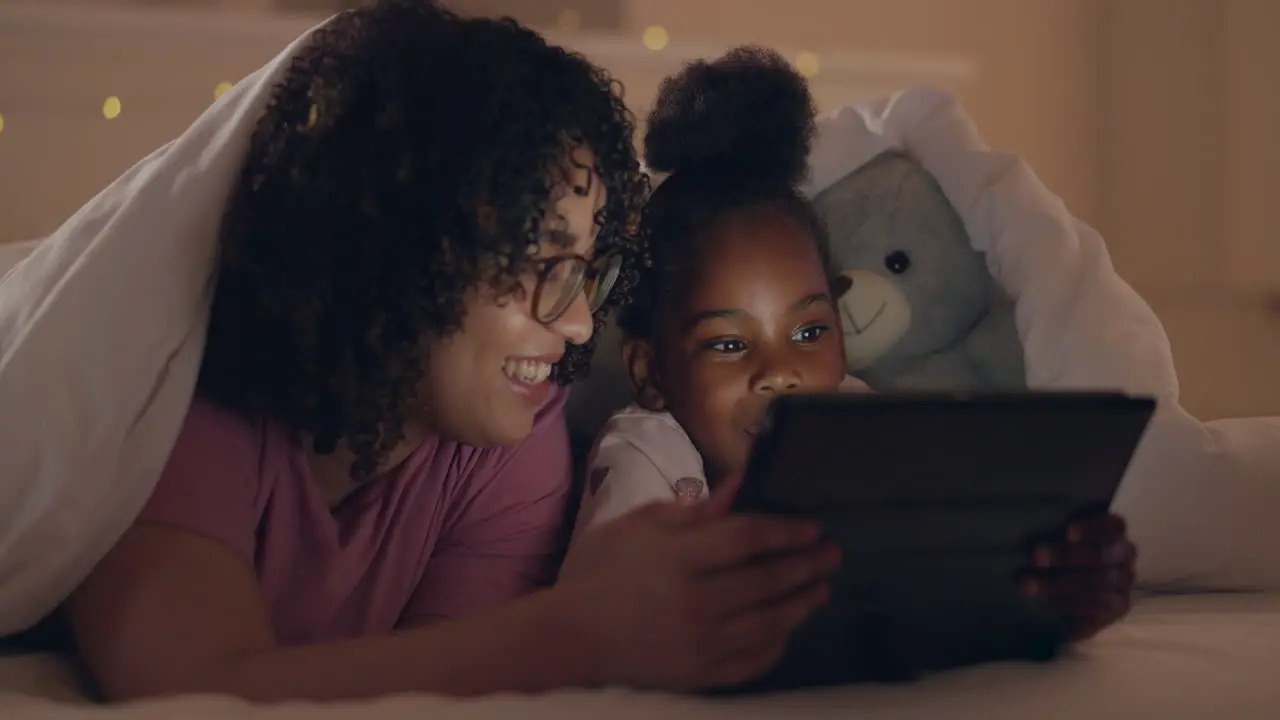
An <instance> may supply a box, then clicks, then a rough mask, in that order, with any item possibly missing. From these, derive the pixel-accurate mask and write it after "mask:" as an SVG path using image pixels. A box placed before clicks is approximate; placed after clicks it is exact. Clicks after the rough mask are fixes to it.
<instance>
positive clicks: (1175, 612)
mask: <svg viewBox="0 0 1280 720" xmlns="http://www.w3.org/2000/svg"><path fill="white" fill-rule="evenodd" d="M1277 668H1280V594H1245V593H1236V594H1205V595H1182V596H1161V597H1150V598H1147V599H1144V600H1142V601H1140V602H1139V603H1138V605H1137V606H1136V607H1135V609H1134V612H1133V613H1132V614H1131V615H1130V616H1129V618H1128V619H1127V620H1126V621H1124V622H1122V623H1121V624H1119V625H1117V626H1115V627H1113V628H1112V629H1111V630H1109V631H1107V632H1105V633H1104V634H1102V635H1100V636H1099V637H1097V638H1095V639H1094V640H1092V641H1090V642H1089V643H1086V644H1084V645H1082V646H1080V647H1079V648H1078V649H1077V650H1076V651H1075V652H1074V653H1073V654H1072V655H1070V656H1068V657H1065V658H1063V659H1062V660H1059V661H1056V662H1053V663H1048V664H1044V665H1038V664H1036V665H1033V664H1016V665H990V666H980V667H975V668H969V669H966V670H961V671H956V672H952V673H948V674H943V675H938V676H934V677H932V678H928V679H926V680H923V681H921V682H918V683H914V684H906V685H895V686H877V685H865V686H850V687H845V688H835V689H827V690H821V691H806V692H798V693H790V694H783V695H775V696H767V697H757V698H751V699H734V700H704V699H691V698H683V697H677V696H671V695H661V694H649V693H632V692H626V691H622V690H603V691H597V692H562V693H556V694H550V695H544V696H516V695H506V696H494V697H489V698H482V699H475V700H450V699H444V698H435V697H429V696H401V697H392V698H385V699H378V700H370V701H364V702H354V703H340V704H326V705H317V704H311V703H291V704H286V705H278V706H252V705H248V704H246V703H242V702H238V701H235V700H230V699H226V698H212V697H192V698H176V699H170V700H163V701H151V702H146V703H138V704H130V705H122V706H115V707H106V706H102V705H96V704H94V703H92V702H91V701H89V700H87V699H86V696H85V695H84V690H83V687H82V685H81V680H80V676H79V675H78V673H77V671H76V669H75V667H74V665H73V664H71V663H70V662H67V661H66V660H64V659H61V658H59V657H57V656H54V655H42V654H35V655H15V656H7V657H0V717H3V718H5V720H19V719H21V720H27V719H28V718H30V719H32V720H36V719H38V720H79V719H80V718H95V719H97V720H126V719H127V720H153V719H154V720H159V719H160V718H177V717H180V718H183V719H184V720H204V719H205V718H210V719H212V718H228V719H235V720H240V719H244V720H248V719H249V718H253V719H254V720H294V718H298V719H299V720H301V719H302V718H306V719H307V720H313V719H314V720H327V719H333V720H348V719H349V720H357V719H358V720H384V719H386V720H390V719H391V718H431V719H432V720H455V719H456V720H463V719H464V718H465V719H467V720H471V719H473V718H485V719H486V720H488V719H490V718H493V719H496V718H520V719H521V720H579V719H581V720H597V719H598V718H603V717H608V718H609V719H610V720H630V719H631V718H637V719H639V718H646V719H648V718H658V717H669V718H688V719H690V720H715V719H719V718H732V719H733V720H752V719H754V718H760V719H762V720H772V719H774V718H776V719H777V720H784V719H786V720H792V719H797V720H798V719H800V718H804V719H806V720H808V719H814V720H822V719H825V718H831V719H832V720H834V719H835V718H851V717H856V718H859V720H889V719H890V718H892V719H894V720H897V719H904V720H915V719H916V718H934V717H950V718H986V719H988V720H993V719H998V718H1030V717H1035V718H1042V719H1044V720H1050V719H1052V718H1091V719H1093V718H1097V719H1105V718H1148V717H1150V718H1157V717H1158V718H1164V719H1169V718H1210V717H1222V718H1233V720H1250V719H1252V718H1258V719H1259V720H1261V719H1263V718H1276V717H1280V683H1277V682H1276V669H1277Z"/></svg>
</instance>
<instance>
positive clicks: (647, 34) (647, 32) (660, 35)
mask: <svg viewBox="0 0 1280 720" xmlns="http://www.w3.org/2000/svg"><path fill="white" fill-rule="evenodd" d="M640 39H641V41H643V42H644V46H645V47H647V48H649V49H650V50H655V51H656V50H661V49H663V48H665V47H666V46H667V43H668V42H670V41H671V38H670V36H668V35H667V29H666V28H664V27H662V26H661V25H650V26H649V27H647V28H645V29H644V34H643V35H641V36H640Z"/></svg>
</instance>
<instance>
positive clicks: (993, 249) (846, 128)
mask: <svg viewBox="0 0 1280 720" xmlns="http://www.w3.org/2000/svg"><path fill="white" fill-rule="evenodd" d="M818 127H819V131H818V138H817V141H816V143H815V147H814V152H813V156H812V157H813V160H812V163H811V170H812V172H811V176H810V180H809V184H808V186H807V187H806V191H807V192H809V193H810V194H817V193H818V192H820V191H821V190H822V189H823V188H824V187H826V186H828V185H830V184H831V183H833V182H835V181H836V180H837V179H839V178H841V177H843V176H844V175H846V174H848V173H849V172H851V171H853V170H854V169H856V168H857V167H859V166H861V165H862V164H863V163H865V162H867V161H868V160H870V159H871V158H873V157H875V156H876V155H877V154H879V153H880V152H883V151H884V150H886V149H889V148H902V149H905V150H907V151H908V152H911V153H912V154H914V155H915V156H916V157H917V158H918V159H919V160H920V162H921V163H922V164H923V165H924V166H925V168H926V169H928V170H929V171H930V172H931V173H932V174H933V175H934V176H935V177H936V178H937V180H938V182H939V184H940V185H941V187H942V189H943V192H944V193H946V195H947V197H948V199H950V200H951V203H952V204H953V205H954V206H955V207H956V210H957V211H958V212H959V213H960V216H961V217H962V219H963V220H964V223H965V226H966V228H967V229H968V231H969V235H970V236H971V238H972V241H973V243H974V246H975V248H976V249H978V250H980V251H983V252H984V253H986V261H987V265H988V268H989V269H990V270H991V273H992V275H993V276H994V277H995V278H996V280H997V281H998V282H999V283H1000V284H1001V286H1002V287H1003V288H1004V289H1005V291H1007V292H1008V293H1009V294H1010V296H1012V297H1013V298H1014V300H1015V301H1016V315H1017V325H1018V333H1019V335H1020V336H1021V338H1022V343H1023V347H1024V349H1025V353H1026V365H1027V381H1028V385H1029V386H1030V387H1032V388H1042V389H1077V390H1118V391H1123V392H1129V393H1133V394H1143V395H1152V396H1154V397H1156V398H1157V400H1158V401H1159V410H1158V411H1157V414H1156V417H1155V418H1154V420H1153V421H1152V425H1151V427H1150V428H1149V430H1148V433H1147V435H1146V437H1145V438H1144V440H1143V442H1142V444H1141V446H1140V447H1139V450H1138V453H1137V455H1136V456H1135V458H1134V460H1133V462H1132V464H1131V465H1130V468H1129V471H1128V473H1127V474H1126V476H1125V480H1124V483H1123V484H1122V486H1121V488H1120V492H1119V493H1118V495H1117V497H1116V500H1115V505H1114V506H1115V509H1116V510H1117V511H1118V512H1119V513H1121V514H1122V515H1124V516H1125V517H1126V519H1127V520H1128V522H1129V529H1130V533H1131V535H1132V536H1133V537H1134V539H1135V541H1136V542H1137V544H1138V546H1139V563H1138V571H1139V580H1140V581H1141V582H1143V583H1147V584H1155V585H1186V586H1194V587H1210V588H1243V589H1255V588H1256V589H1263V588H1272V589H1273V588H1277V587H1280V554H1277V553H1275V552H1273V551H1272V550H1271V548H1273V547H1275V546H1276V544H1277V542H1280V530H1278V529H1276V526H1275V523H1274V522H1273V521H1272V520H1271V514H1272V513H1273V508H1276V507H1280V418H1246V419H1234V420H1223V421H1217V422H1211V423H1201V422H1200V421H1199V420H1197V419H1196V418H1194V417H1192V416H1191V415H1190V414H1189V413H1187V412H1186V410H1184V409H1183V408H1182V407H1181V406H1180V404H1179V395H1178V392H1179V389H1178V377H1177V373H1176V371H1175V368H1174V363H1173V353H1172V351H1171V349H1170V347H1169V341H1168V338H1167V337H1166V336H1165V332H1164V328H1163V326H1162V325H1161V323H1160V321H1159V319H1158V318H1157V317H1156V315H1155V312H1154V311H1152V309H1151V308H1150V306H1148V305H1147V303H1146V302H1145V301H1143V300H1142V298H1140V297H1139V296H1138V294H1137V293H1136V292H1135V291H1134V290H1133V289H1132V288H1131V287H1130V286H1129V285H1128V284H1127V283H1125V282H1124V280H1122V279H1121V278H1120V277H1119V275H1117V274H1116V272H1115V269H1114V268H1113V267H1112V264H1111V259H1110V255H1109V254H1108V252H1107V249H1106V245H1105V243H1104V241H1103V238H1102V237H1101V236H1100V235H1099V234H1098V232H1097V231H1095V230H1094V229H1093V228H1091V227H1089V226H1088V225H1086V224H1085V223H1084V222H1081V221H1080V220H1079V219H1078V218H1076V217H1075V216H1073V215H1072V214H1071V212H1070V211H1069V210H1068V209H1067V207H1066V206H1065V204H1064V203H1063V202H1062V200H1061V199H1060V198H1058V197H1057V196H1055V195H1054V194H1052V193H1051V192H1050V191H1049V190H1048V189H1047V188H1046V187H1045V186H1044V185H1043V184H1042V183H1041V182H1040V180H1039V179H1038V178H1037V177H1036V176H1035V174H1034V173H1033V172H1032V171H1031V169H1030V168H1029V167H1028V166H1027V164H1026V163H1025V162H1023V161H1022V160H1021V159H1019V158H1018V157H1016V156H1014V155H1011V154H1008V153H1002V152H998V151H995V150H992V149H991V148H990V147H988V145H987V144H986V142H985V141H984V140H983V139H982V137H981V135H980V134H979V133H978V129H977V127H976V126H975V125H974V123H973V121H972V120H971V119H970V118H969V116H968V115H967V114H966V113H965V111H964V110H963V108H962V107H961V106H960V104H959V103H958V102H957V101H956V99H955V98H954V97H952V96H950V95H947V94H945V93H942V92H938V91H935V90H931V89H910V90H905V91H902V92H899V93H896V94H894V95H892V96H890V97H887V98H878V99H875V100H870V101H866V102H858V103H853V104H851V105H848V106H846V107H843V108H840V109H839V110H837V111H835V112H833V113H830V114H828V115H826V116H824V117H822V118H821V119H820V120H819V124H818Z"/></svg>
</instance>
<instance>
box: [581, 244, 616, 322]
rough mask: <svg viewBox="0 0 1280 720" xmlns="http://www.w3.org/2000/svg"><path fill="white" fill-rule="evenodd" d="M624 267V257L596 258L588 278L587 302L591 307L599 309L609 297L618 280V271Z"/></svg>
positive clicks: (608, 256)
mask: <svg viewBox="0 0 1280 720" xmlns="http://www.w3.org/2000/svg"><path fill="white" fill-rule="evenodd" d="M621 269H622V257H621V256H619V255H607V256H605V257H603V258H600V259H598V260H596V263H595V266H594V267H593V269H592V272H591V273H590V275H591V277H590V278H588V280H587V288H586V289H587V302H588V303H590V304H591V309H592V310H593V311H594V310H599V309H600V306H601V305H604V301H605V300H608V299H609V292H610V291H612V290H613V284H614V283H615V282H617V281H618V271H619V270H621Z"/></svg>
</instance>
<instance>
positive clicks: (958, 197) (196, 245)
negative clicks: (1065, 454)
mask: <svg viewBox="0 0 1280 720" xmlns="http://www.w3.org/2000/svg"><path fill="white" fill-rule="evenodd" d="M305 39H306V36H305V35H304V36H303V37H302V38H299V40H298V41H297V42H296V43H295V44H294V45H293V46H291V47H289V48H286V49H285V50H284V52H282V53H281V55H280V56H279V57H277V58H276V59H274V60H273V61H272V62H270V63H268V64H267V65H266V66H264V67H263V68H262V69H260V70H259V71H257V72H256V73H254V74H253V75H251V76H249V77H248V78H246V79H245V80H244V81H242V82H241V83H240V84H238V85H237V86H236V88H235V89H233V90H232V91H231V92H229V93H227V94H226V95H224V96H223V97H222V99H221V100H219V101H218V103H216V104H215V105H214V106H212V107H211V108H210V109H209V110H208V111H207V112H206V113H204V115H202V116H201V117H200V118H199V119H198V120H197V121H196V122H195V123H194V124H193V125H192V126H191V127H190V129H188V130H187V132H185V133H184V134H183V135H182V136H180V137H179V138H177V139H176V140H174V141H173V142H171V143H169V144H168V145H166V146H164V147H163V148H161V149H160V150H158V151H156V152H155V153H154V154H152V155H151V156H149V157H147V158H146V159H144V160H142V161H141V162H140V163H139V164H138V165H137V166H135V167H134V168H132V169H131V170H129V171H128V172H127V173H125V174H124V175H123V176H122V177H121V178H120V179H119V180H117V181H116V182H115V183H114V184H112V185H111V186H110V187H108V188H107V189H106V190H104V191H103V192H102V193H101V194H100V195H99V196H98V197H96V198H94V199H93V200H91V201H90V202H89V203H88V204H87V205H85V207H84V208H82V209H81V210H80V211H79V212H78V213H77V214H76V215H74V216H73V217H72V218H71V219H69V220H68V221H67V222H66V224H64V225H63V226H62V227H61V228H60V229H59V230H58V231H57V232H55V233H54V234H53V235H52V236H50V237H49V238H47V239H46V240H44V241H43V242H42V243H41V244H40V245H39V247H38V248H37V249H36V250H35V252H34V253H33V254H32V255H31V257H30V258H29V259H27V260H26V261H24V262H23V263H22V264H20V265H19V266H18V267H17V268H16V269H15V270H13V271H12V272H11V273H9V274H8V275H7V276H6V277H5V279H4V280H3V281H2V284H0V478H3V483H0V635H3V634H8V633H11V632H15V631H18V630H21V629H24V628H26V627H28V626H30V625H31V624H32V623H34V622H35V621H36V620H38V619H39V618H41V617H42V616H43V615H45V614H46V613H48V612H49V611H50V610H51V609H53V608H54V607H55V606H56V605H57V604H58V603H59V602H60V601H61V599H62V598H64V597H65V596H66V595H67V594H68V593H69V592H70V591H71V590H72V589H73V588H74V587H75V586H76V585H77V584H78V583H79V582H80V581H81V580H82V579H83V578H84V576H85V575H86V574H87V572H88V571H89V569H90V568H92V566H93V565H94V564H95V563H96V562H97V561H98V560H99V559H100V558H101V557H102V555H103V554H104V553H105V552H106V550H107V549H108V548H109V547H110V546H111V545H112V544H113V543H114V542H115V541H116V540H117V539H118V538H119V536H120V535H121V534H122V533H123V531H124V529H125V528H126V527H127V526H128V524H129V523H130V522H131V521H132V519H133V518H134V517H135V516H136V514H137V512H138V511H139V509H140V507H141V506H142V504H143V502H145V499H146V498H147V496H148V494H149V493H150V492H151V490H152V488H153V486H154V483H155V482H156V479H157V477H158V475H159V472H160V469H161V468H162V466H163V464H164V462H165V460H166V458H167V455H168V453H169V451H170V449H171V447H172V443H173V441H174V439H175V436H176V433H177V431H178V428H179V426H180V424H181V422H182V418H183V416H184V413H185V411H186V408H187V405H188V403H189V400H190V397H191V394H192V391H193V388H194V383H195V378H196V372H197V369H198V364H199V359H200V355H201V351H202V349H203V338H204V331H205V323H206V315H207V308H208V299H209V298H208V288H209V281H210V275H211V272H212V269H213V266H214V258H215V254H216V235H217V227H218V220H219V217H220V213H221V211H222V206H223V203H224V201H225V198H226V197H227V195H228V193H229V191H230V189H231V187H232V185H233V183H234V181H235V179H236V177H237V172H238V170H239V167H240V164H241V161H242V159H243V155H244V152H245V149H246V147H247V144H248V138H249V135H250V133H251V131H252V128H253V126H254V124H255V122H256V120H257V118H258V116H259V114H260V111H261V109H262V107H263V105H264V103H265V101H266V99H267V96H268V93H269V90H270V88H271V85H272V83H273V82H274V80H275V78H276V77H277V76H278V75H279V74H280V73H281V71H282V70H283V69H284V68H286V67H287V66H288V62H289V59H290V58H291V57H292V55H293V53H294V52H295V50H296V48H297V46H298V44H300V43H302V42H305ZM820 133H821V137H820V141H819V143H818V147H817V148H816V150H815V153H814V169H815V175H814V176H815V182H818V183H820V182H823V181H824V180H823V179H824V178H826V179H827V180H828V181H829V180H830V179H831V178H832V177H833V174H836V173H839V172H841V168H842V167H844V166H846V165H847V166H850V167H851V166H852V165H851V164H856V163H857V162H861V159H860V158H864V156H866V154H867V151H868V148H869V147H870V145H869V144H868V143H872V142H873V141H875V142H905V143H906V144H907V145H908V146H909V147H912V148H913V149H915V150H916V152H917V153H918V154H920V156H921V157H922V159H923V161H924V163H925V165H926V166H927V167H929V169H930V170H932V171H933V172H935V173H936V174H937V175H938V177H939V179H940V180H941V181H942V184H943V187H944V189H945V190H946V192H947V193H948V195H949V196H950V197H951V198H952V200H953V202H955V204H956V205H957V206H958V207H959V209H960V211H961V213H962V215H963V216H964V217H965V220H966V222H967V223H968V224H969V226H970V231H971V232H972V234H973V235H974V237H975V238H987V239H988V240H989V242H990V246H989V247H987V248H985V249H989V250H990V251H991V253H992V255H991V264H992V268H993V270H994V271H995V272H996V274H997V277H998V278H999V279H1000V280H1001V281H1002V282H1003V283H1004V284H1005V285H1006V287H1008V288H1009V289H1010V290H1011V291H1012V292H1013V294H1014V295H1015V296H1016V297H1018V299H1019V308H1018V320H1019V326H1020V330H1021V331H1022V333H1023V337H1024V339H1025V341H1026V343H1027V347H1028V354H1029V363H1028V365H1029V368H1030V372H1031V375H1032V377H1031V380H1032V384H1034V385H1058V386H1097V385H1103V386H1119V387H1126V388H1130V389H1136V390H1148V391H1152V392H1157V393H1158V394H1159V395H1160V396H1161V397H1162V398H1164V399H1165V406H1164V408H1163V409H1162V416H1161V418H1160V420H1159V421H1158V422H1157V424H1156V427H1155V428H1154V429H1153V432H1152V434H1151V437H1150V438H1149V440H1148V441H1147V442H1146V443H1145V445H1144V448H1143V451H1142V453H1141V456H1140V457H1139V458H1138V460H1137V462H1136V463H1135V465H1134V468H1133V472H1131V473H1130V477H1129V478H1128V479H1127V480H1126V483H1125V486H1124V488H1123V491H1122V494H1121V498H1120V501H1119V504H1120V506H1121V509H1122V510H1123V511H1125V512H1126V513H1127V514H1128V515H1129V516H1130V518H1131V520H1132V522H1133V526H1134V530H1135V535H1136V536H1137V537H1138V539H1139V540H1140V541H1141V542H1142V544H1143V546H1144V548H1143V555H1142V563H1141V565H1140V570H1141V572H1142V574H1143V576H1144V579H1146V580H1174V579H1192V580H1195V581H1196V582H1200V583H1204V584H1228V585H1237V584H1238V585H1253V586H1264V585H1269V586H1280V556H1277V555H1275V554H1273V553H1268V552H1264V550H1266V549H1267V548H1268V547H1269V546H1274V545H1275V542H1274V540H1275V535H1274V533H1275V532H1276V531H1275V530H1272V528H1273V527H1276V525H1275V524H1274V523H1271V522H1270V517H1264V512H1266V514H1267V515H1268V516H1269V514H1270V513H1269V512H1267V511H1269V509H1270V508H1273V507H1276V506H1277V503H1276V500H1277V495H1280V488H1278V487H1277V486H1278V485H1280V483H1277V482H1276V480H1275V478H1276V477H1277V476H1278V475H1280V450H1278V449H1277V448H1278V447H1280V424H1277V423H1275V422H1271V421H1239V422H1237V423H1235V424H1231V423H1224V424H1219V425H1215V426H1213V427H1210V428H1205V427H1203V426H1201V425H1200V424H1199V423H1197V422H1196V421H1195V420H1193V419H1192V418H1190V417H1188V416H1186V415H1185V414H1184V413H1182V412H1181V410H1179V409H1178V408H1177V406H1176V396H1177V392H1176V380H1175V377H1174V374H1173V369H1172V364H1171V363H1170V361H1169V353H1168V348H1167V345H1166V342H1165V339H1164V336H1163V333H1162V332H1161V330H1160V326H1159V324H1158V323H1157V322H1156V321H1155V319H1154V317H1152V316H1151V313H1150V310H1149V309H1147V307H1146V306H1145V305H1144V304H1143V303H1142V302H1141V301H1140V300H1139V299H1138V298H1137V297H1136V296H1134V294H1133V293H1132V292H1131V291H1130V290H1129V289H1128V287H1127V286H1125V285H1124V284H1123V283H1122V282H1121V281H1120V280H1119V279H1118V278H1116V277H1115V276H1114V274H1113V273H1112V272H1111V269H1110V266H1109V264H1108V261H1107V258H1106V253H1105V250H1104V249H1103V246H1102V243H1101V240H1100V239H1099V238H1098V237H1097V235H1096V234H1095V233H1093V232H1092V231H1091V230H1089V229H1088V228H1086V227H1084V226H1083V225H1082V224H1081V223H1079V222H1078V221H1076V220H1075V219H1074V218H1072V216H1071V215H1070V214H1069V213H1068V212H1067V211H1066V209H1065V208H1063V207H1062V204H1061V203H1060V202H1059V201H1058V200H1057V199H1056V198H1054V197H1053V196H1052V195H1050V194H1049V193H1048V192H1047V191H1045V190H1044V188H1042V187H1041V186H1040V185H1039V183H1038V182H1037V181H1036V179H1035V177H1034V176H1033V175H1032V174H1031V173H1030V171H1029V170H1027V169H1026V167H1025V166H1024V165H1023V164H1022V163H1020V162H1019V161H1018V160H1017V159H1016V158H1014V157H1011V156H1007V155H1000V154H996V153H991V152H989V151H987V150H986V149H985V148H984V147H983V146H982V143H981V140H980V139H979V138H978V135H977V133H976V131H975V130H974V128H973V126H972V124H971V122H970V121H969V119H968V117H967V116H966V115H965V114H964V112H963V111H962V110H961V109H960V108H959V106H957V105H956V104H954V103H953V102H952V101H951V100H950V99H949V98H947V97H946V96H944V95H940V94H937V93H931V92H924V91H915V92H909V93H904V94H901V95H896V96H894V97H893V98H890V99H888V100H885V101H881V102H876V103H865V104H858V105H854V106H851V108H849V109H847V110H845V111H843V112H841V113H838V114H836V115H835V116H832V117H828V118H824V119H823V121H822V123H821V129H820ZM877 137H878V138H879V139H877Z"/></svg>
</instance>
